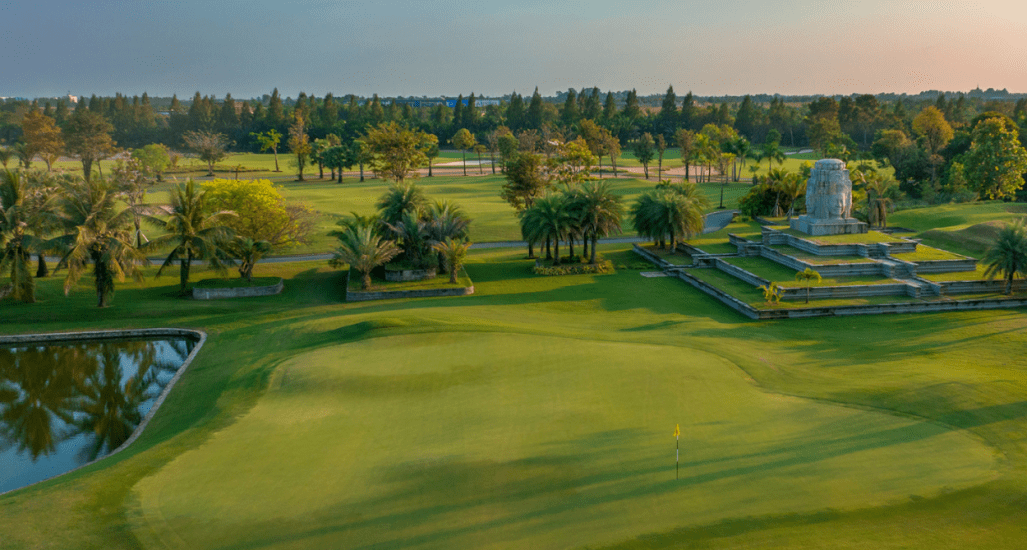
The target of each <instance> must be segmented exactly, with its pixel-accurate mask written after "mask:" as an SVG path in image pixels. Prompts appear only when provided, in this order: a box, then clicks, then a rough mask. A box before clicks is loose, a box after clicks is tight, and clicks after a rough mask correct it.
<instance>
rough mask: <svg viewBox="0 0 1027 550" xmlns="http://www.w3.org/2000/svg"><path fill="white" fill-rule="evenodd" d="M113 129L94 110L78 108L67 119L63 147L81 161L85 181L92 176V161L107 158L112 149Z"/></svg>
mask: <svg viewBox="0 0 1027 550" xmlns="http://www.w3.org/2000/svg"><path fill="white" fill-rule="evenodd" d="M113 131H114V127H113V126H112V125H111V123H110V122H107V119H106V118H104V117H103V115H101V114H100V113H98V112H96V111H92V110H86V109H82V108H78V109H75V112H74V114H72V115H71V118H69V119H68V123H67V124H66V125H65V127H64V142H65V148H66V149H67V151H68V153H70V154H72V155H75V156H77V157H78V158H79V160H81V161H82V175H83V177H85V180H86V181H90V178H91V177H92V174H93V163H94V162H96V161H99V160H100V159H104V158H107V157H108V156H110V154H111V152H112V151H113V150H114V145H115V143H114V140H112V139H111V132H113Z"/></svg>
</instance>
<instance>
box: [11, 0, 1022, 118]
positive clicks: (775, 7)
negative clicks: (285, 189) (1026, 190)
mask: <svg viewBox="0 0 1027 550" xmlns="http://www.w3.org/2000/svg"><path fill="white" fill-rule="evenodd" d="M0 22H2V25H3V28H4V32H3V33H0V96H28V97H35V96H46V95H60V94H64V93H66V92H68V91H69V90H70V91H71V93H73V94H91V93H96V94H103V95H107V94H113V93H114V92H118V91H120V92H122V93H126V94H129V95H134V94H140V93H142V92H143V91H147V92H149V93H150V94H151V95H161V96H164V95H170V94H172V93H178V95H179V96H180V97H181V96H191V95H192V94H193V93H194V92H195V91H197V90H199V91H200V92H202V93H204V94H208V93H211V94H215V95H217V96H219V97H220V96H224V94H225V93H226V92H231V93H232V95H233V96H235V97H238V98H247V97H254V96H259V95H261V94H263V93H268V92H269V91H270V90H271V89H272V88H274V87H278V88H279V90H280V91H281V92H282V93H283V95H288V96H295V95H296V94H297V93H298V92H299V91H301V90H302V91H306V92H307V93H312V94H316V95H323V94H324V93H325V92H328V91H331V92H334V93H335V94H337V95H341V94H345V93H356V94H362V95H370V94H371V93H379V94H381V95H385V96H392V95H404V96H406V95H418V96H420V95H428V96H436V95H456V94H459V93H463V94H467V93H470V92H471V91H474V92H476V93H478V94H485V95H499V94H505V93H509V92H510V91H512V90H516V91H518V92H521V93H530V92H531V91H532V90H533V89H534V87H535V86H538V87H539V89H540V90H541V91H542V92H543V93H544V94H547V95H548V94H552V93H553V92H555V91H557V90H565V89H567V88H568V87H575V88H580V87H582V86H599V87H600V88H601V89H603V90H609V89H613V90H623V89H630V88H637V89H638V91H639V92H640V93H643V94H649V93H662V92H663V91H664V90H666V88H667V85H668V84H673V85H674V88H675V90H676V91H678V92H679V94H680V93H684V92H686V91H688V90H692V91H693V92H695V93H696V94H699V95H721V94H745V93H781V94H816V93H825V94H831V93H844V94H848V93H865V92H870V93H876V92H909V93H916V92H920V91H922V90H928V89H941V90H969V89H971V88H974V87H975V86H978V85H980V86H981V87H982V88H989V87H993V88H997V89H1001V88H1008V89H1009V90H1010V91H1013V92H1027V40H1025V37H1027V2H1022V1H1016V2H1013V1H997V0H991V1H979V2H974V1H949V0H943V1H935V2H924V1H911V0H893V1H883V0H871V1H860V2H846V1H822V2H819V1H818V2H814V1H777V0H768V1H761V2H754V1H742V0H720V1H714V2H710V1H706V2H693V1H679V2H669V1H663V0H636V1H634V2H626V1H619V2H611V1H608V0H589V1H584V0H568V1H564V2H538V1H529V0H518V1H507V2H494V1H479V2H473V3H471V2H457V1H453V0H433V1H424V2H401V1H378V2H368V1H363V0H341V1H321V0H300V1H295V2H270V1H266V0H248V1H241V0H210V1H207V2H195V1H188V0H187V1H184V2H174V3H171V2H160V3H157V2H144V1H121V2H114V1H106V2H105V1H93V2H67V1H60V0H38V1H32V2H30V1H27V0H19V1H4V0H0Z"/></svg>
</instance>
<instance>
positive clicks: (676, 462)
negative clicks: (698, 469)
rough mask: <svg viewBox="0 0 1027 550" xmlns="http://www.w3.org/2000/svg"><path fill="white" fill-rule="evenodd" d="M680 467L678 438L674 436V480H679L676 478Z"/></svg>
mask: <svg viewBox="0 0 1027 550" xmlns="http://www.w3.org/2000/svg"><path fill="white" fill-rule="evenodd" d="M680 465H681V445H680V443H678V436H676V435H675V436H674V479H680V478H679V477H678V471H679V468H680Z"/></svg>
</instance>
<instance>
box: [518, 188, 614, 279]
mask: <svg viewBox="0 0 1027 550" xmlns="http://www.w3.org/2000/svg"><path fill="white" fill-rule="evenodd" d="M623 214H624V207H623V206H622V204H621V197H620V196H619V195H616V194H614V193H613V192H612V191H610V188H609V186H608V185H607V184H606V182H604V181H587V182H585V183H582V184H581V185H579V186H567V187H566V188H565V189H563V190H561V191H558V192H550V193H548V194H546V195H545V196H543V197H541V198H538V199H536V200H535V201H534V202H533V203H532V205H531V206H529V207H527V208H525V209H523V210H521V211H520V213H519V214H518V215H519V216H520V222H521V235H522V236H523V237H524V240H525V241H527V242H528V243H529V244H531V245H536V244H542V243H545V250H546V259H547V260H552V261H553V265H560V263H561V257H560V241H565V242H566V243H567V246H568V250H569V252H570V255H569V259H570V260H571V261H573V260H574V259H575V256H574V242H575V241H576V240H578V239H580V240H581V243H582V247H583V251H582V257H586V256H587V257H588V258H589V263H592V264H595V263H596V261H597V255H596V244H597V243H598V241H599V239H600V238H602V237H606V236H607V235H611V234H617V233H620V231H621V218H622V217H623ZM589 243H591V245H592V246H591V249H589ZM533 250H534V248H533V247H532V248H529V256H530V255H531V251H533Z"/></svg>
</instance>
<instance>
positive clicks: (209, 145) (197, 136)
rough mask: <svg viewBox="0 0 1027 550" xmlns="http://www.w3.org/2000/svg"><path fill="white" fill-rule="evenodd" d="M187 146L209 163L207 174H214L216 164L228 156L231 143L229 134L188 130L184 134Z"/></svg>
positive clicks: (183, 137)
mask: <svg viewBox="0 0 1027 550" xmlns="http://www.w3.org/2000/svg"><path fill="white" fill-rule="evenodd" d="M182 139H183V140H184V141H185V145H186V147H188V148H190V149H192V150H193V152H195V153H196V155H197V156H198V157H199V158H200V160H202V161H203V162H206V163H207V175H208V176H213V175H214V164H215V163H217V162H220V161H221V160H223V159H224V158H225V157H226V156H228V146H229V145H230V144H231V141H229V139H228V136H226V135H225V134H217V133H214V132H209V131H197V132H192V131H190V132H186V133H185V135H183V136H182Z"/></svg>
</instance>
